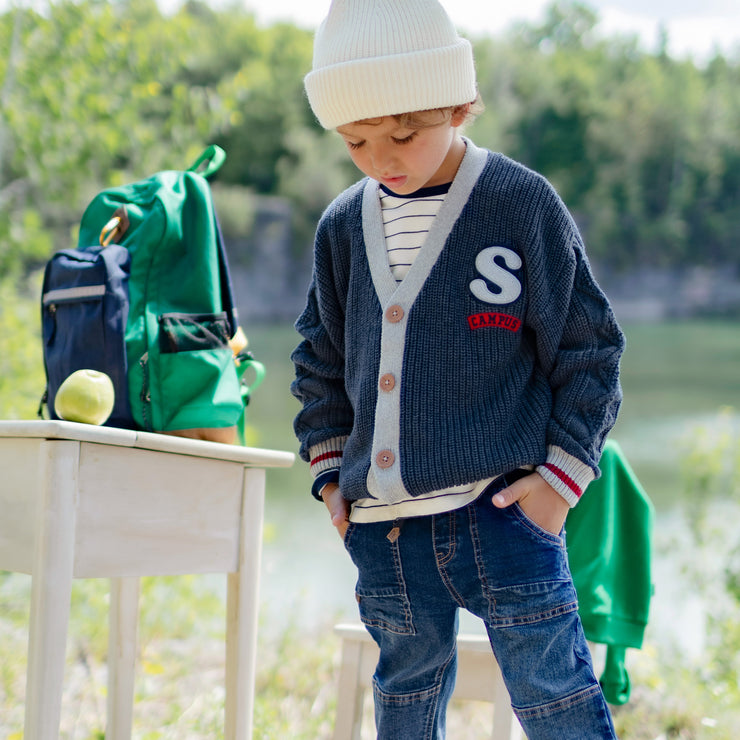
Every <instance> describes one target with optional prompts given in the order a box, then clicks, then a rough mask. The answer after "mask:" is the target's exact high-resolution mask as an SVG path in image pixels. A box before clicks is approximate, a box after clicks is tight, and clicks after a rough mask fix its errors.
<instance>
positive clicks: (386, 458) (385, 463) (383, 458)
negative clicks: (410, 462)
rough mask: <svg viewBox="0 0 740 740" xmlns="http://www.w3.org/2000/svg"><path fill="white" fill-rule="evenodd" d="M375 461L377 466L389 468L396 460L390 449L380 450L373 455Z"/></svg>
mask: <svg viewBox="0 0 740 740" xmlns="http://www.w3.org/2000/svg"><path fill="white" fill-rule="evenodd" d="M375 462H376V463H377V464H378V467H379V468H383V469H384V470H385V469H386V468H390V467H391V465H393V463H394V462H396V456H395V455H394V454H393V453H392V452H391V451H390V450H381V451H380V452H379V453H378V454H377V455H376V456H375Z"/></svg>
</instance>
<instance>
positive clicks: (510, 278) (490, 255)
mask: <svg viewBox="0 0 740 740" xmlns="http://www.w3.org/2000/svg"><path fill="white" fill-rule="evenodd" d="M496 257H501V259H502V260H503V262H504V264H505V265H506V267H508V268H509V269H510V270H518V269H519V268H520V267H521V266H522V258H521V257H520V256H519V255H518V254H517V253H516V252H514V251H513V250H511V249H507V248H506V247H486V249H483V250H481V251H480V252H478V256H477V257H476V258H475V269H476V270H478V272H479V273H480V274H481V275H483V277H484V278H486V280H488V281H489V282H491V283H492V284H493V285H495V286H496V287H497V288H499V290H500V292H499V293H494V292H492V291H491V290H489V289H488V285H487V284H486V281H485V280H482V279H481V278H476V279H475V280H473V281H471V283H470V292H471V293H472V294H473V295H474V296H475V297H476V298H478V299H479V300H481V301H485V302H486V303H496V304H498V305H503V304H505V303H513V302H514V301H515V300H516V299H517V298H518V297H519V295H520V294H521V292H522V284H521V283H520V282H519V278H517V277H516V275H512V274H511V273H510V272H509V270H506V269H504V268H503V267H501V265H499V264H498V263H497V262H496Z"/></svg>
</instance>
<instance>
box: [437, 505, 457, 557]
mask: <svg viewBox="0 0 740 740" xmlns="http://www.w3.org/2000/svg"><path fill="white" fill-rule="evenodd" d="M455 513H456V512H446V513H445V514H442V515H440V514H435V515H433V516H432V542H434V543H436V532H435V530H436V524H437V519H438V518H439V517H440V516H445V517H446V518H447V519H449V521H450V532H449V535H448V539H449V542H450V547H449V552H448V553H447V555H446V556H445V557H442V558H440V557H438V556H437V547H436V544H435V546H434V559H435V560H436V561H437V565H438V566H445V565H447V563H449V562H451V560H452V559H453V558H454V557H455V549H456V548H455V533H456V532H457V517H456V516H455Z"/></svg>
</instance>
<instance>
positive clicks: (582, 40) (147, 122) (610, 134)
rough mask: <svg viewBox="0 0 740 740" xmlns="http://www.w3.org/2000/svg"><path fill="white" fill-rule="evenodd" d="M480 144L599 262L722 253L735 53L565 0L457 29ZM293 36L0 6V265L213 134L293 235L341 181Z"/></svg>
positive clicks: (57, 242)
mask: <svg viewBox="0 0 740 740" xmlns="http://www.w3.org/2000/svg"><path fill="white" fill-rule="evenodd" d="M474 42H475V51H476V59H477V68H478V77H479V86H480V90H481V94H482V98H483V100H484V102H485V104H486V106H487V112H486V113H484V114H483V115H482V116H481V117H480V118H479V120H478V121H476V122H475V123H474V124H473V125H472V127H471V134H472V136H473V137H474V138H475V139H476V141H478V142H479V143H480V144H482V145H484V146H488V147H490V148H493V149H498V150H501V151H504V152H505V153H507V154H509V155H511V156H513V157H514V158H516V159H520V160H521V161H523V162H524V163H525V164H527V165H529V166H531V167H533V168H535V169H537V170H539V171H541V172H542V173H543V174H544V175H545V176H546V177H548V178H550V179H551V180H552V181H553V182H554V184H555V185H556V186H557V187H558V189H559V190H560V192H561V194H562V195H563V198H564V199H565V201H566V202H567V203H568V205H569V206H570V208H571V209H572V210H573V212H574V213H575V215H576V216H577V219H578V221H579V223H580V224H581V226H582V228H583V231H584V233H585V235H586V237H587V241H588V244H589V249H590V251H591V253H592V254H594V255H595V256H598V257H600V258H601V259H602V261H608V262H609V263H611V264H612V265H614V266H625V265H630V264H634V262H635V261H638V262H641V263H654V264H677V263H681V262H686V261H691V262H705V263H723V262H727V261H732V260H734V256H735V255H734V250H735V249H736V245H735V239H736V235H737V233H738V231H740V174H739V173H740V143H738V139H737V135H736V133H737V131H738V130H739V129H740V99H739V97H738V96H737V95H736V94H735V93H736V90H737V88H738V85H739V84H740V63H739V62H738V60H737V59H734V60H733V59H729V58H726V57H723V56H717V57H716V58H715V59H713V60H711V62H710V63H708V64H707V65H706V66H704V67H699V66H698V65H696V64H694V63H693V62H689V61H679V60H674V59H671V58H670V57H668V56H667V55H666V54H665V52H664V50H663V49H658V51H657V52H656V53H654V54H652V53H646V52H643V51H641V50H639V49H638V47H637V44H636V41H635V40H634V39H630V38H622V37H613V38H607V39H604V38H602V37H601V36H600V35H599V34H598V16H597V15H596V13H595V12H594V11H593V10H592V9H590V8H589V7H588V5H584V4H581V3H577V2H575V3H567V2H566V3H556V4H553V5H551V6H550V7H549V8H548V10H547V11H546V13H545V16H544V19H543V21H542V22H540V23H532V24H520V25H519V26H516V27H514V28H512V29H511V30H510V31H509V32H508V33H507V34H506V35H505V36H502V37H500V38H490V37H487V38H477V39H474ZM311 44H312V35H311V33H310V31H308V30H304V29H300V28H296V27H294V26H292V25H290V24H276V25H273V26H270V27H267V28H263V27H260V26H258V25H257V23H256V21H255V18H254V16H253V14H252V13H251V12H249V11H248V10H245V9H244V8H242V7H240V6H238V5H237V4H234V5H231V6H226V7H222V8H220V9H218V10H215V9H212V8H210V7H209V6H208V5H207V4H205V3H203V2H200V1H199V0H190V1H189V2H186V3H185V4H183V5H182V7H181V8H179V9H178V10H177V11H176V12H174V13H172V14H169V15H165V14H163V13H162V12H161V10H160V9H159V7H158V6H157V4H156V2H155V0H118V1H117V2H113V1H112V0H60V2H54V3H49V4H47V5H39V4H35V3H34V4H30V3H29V4H28V5H26V4H24V3H20V4H14V5H11V6H10V7H9V8H6V9H5V10H4V11H3V12H2V13H0V49H3V52H2V54H0V275H3V276H7V275H9V274H16V275H17V274H19V273H21V272H22V271H23V270H25V269H26V268H27V267H28V265H34V264H39V263H40V262H41V261H43V260H44V259H45V258H46V257H48V255H49V253H50V252H51V250H52V249H56V248H59V247H63V246H68V245H69V243H70V241H72V240H73V239H74V234H75V230H76V224H77V223H78V221H79V218H80V215H81V212H82V210H83V209H84V207H85V205H86V203H87V202H88V200H89V198H90V197H91V196H92V195H93V194H94V193H95V192H96V191H97V190H99V189H100V188H102V187H104V186H107V185H111V184H117V183H122V182H126V181H131V180H133V179H138V178H140V177H143V176H145V175H148V174H150V173H152V172H154V171H157V170H159V169H166V168H168V167H176V168H181V167H183V166H187V165H188V164H190V162H191V161H192V160H193V159H194V158H195V156H197V154H198V153H199V152H200V150H201V149H202V147H203V146H204V144H206V143H210V142H214V143H219V144H221V145H223V146H224V148H225V149H226V150H227V152H228V154H229V157H228V159H227V162H226V164H225V166H224V168H223V169H222V171H221V172H220V173H219V180H220V181H221V182H222V183H223V184H224V185H230V186H231V185H233V186H236V187H242V188H247V189H249V190H250V191H251V192H254V193H258V194H263V195H281V196H284V197H286V198H288V199H289V200H290V201H291V202H292V204H293V207H294V211H295V229H294V233H295V236H296V239H297V240H298V242H299V246H300V247H301V248H302V247H303V245H304V244H305V243H306V242H307V241H310V238H311V234H312V231H313V224H314V223H315V219H316V216H317V214H318V213H320V212H321V210H322V208H323V207H324V206H325V205H326V204H327V203H328V201H329V200H330V199H331V197H332V196H333V195H334V194H335V193H336V191H337V190H339V189H341V188H342V187H344V186H346V185H347V184H348V183H349V182H350V181H351V180H352V179H354V178H355V177H356V173H355V172H354V170H353V169H352V168H351V166H349V165H348V163H347V157H346V155H345V154H344V153H343V151H342V147H341V144H340V143H339V142H337V141H336V138H337V137H336V136H335V135H333V134H332V133H327V132H324V131H322V130H321V129H320V127H319V126H318V124H317V123H316V121H315V120H314V118H313V115H312V113H311V111H310V109H309V107H308V104H307V100H306V97H305V94H304V92H303V76H304V75H305V73H306V71H307V70H308V69H309V68H310V64H311Z"/></svg>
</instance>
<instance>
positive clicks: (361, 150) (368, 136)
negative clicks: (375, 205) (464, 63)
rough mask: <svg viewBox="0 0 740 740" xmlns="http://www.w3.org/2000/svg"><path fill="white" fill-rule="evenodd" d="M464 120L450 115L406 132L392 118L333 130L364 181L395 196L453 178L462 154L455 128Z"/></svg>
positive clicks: (406, 129)
mask: <svg viewBox="0 0 740 740" xmlns="http://www.w3.org/2000/svg"><path fill="white" fill-rule="evenodd" d="M464 118H465V116H464V114H462V113H456V114H453V115H452V117H451V118H450V119H447V120H445V121H444V122H443V123H440V124H438V125H436V126H429V127H423V128H416V127H409V126H410V124H408V125H403V124H401V123H399V122H398V121H397V120H396V119H395V118H393V117H392V116H385V117H383V118H377V119H373V120H372V121H369V122H368V121H359V122H357V123H349V124H346V125H344V126H339V128H337V132H338V133H339V134H340V135H341V136H342V138H343V139H344V142H345V144H346V145H347V150H348V151H349V155H350V157H352V161H353V162H354V163H355V164H356V165H357V167H358V168H359V169H360V170H361V171H362V172H363V173H364V174H365V175H367V176H368V177H371V178H372V179H373V180H377V181H378V182H380V183H382V184H383V185H385V186H386V187H387V188H388V189H389V190H392V191H393V192H394V193H398V194H399V195H408V194H409V193H413V192H415V191H416V190H419V188H423V187H429V186H432V185H442V184H443V183H446V182H450V181H452V179H453V178H454V177H455V173H456V172H457V168H458V167H459V166H460V162H461V161H462V158H463V155H464V154H465V144H464V142H463V141H462V139H460V137H459V136H457V129H458V127H459V126H460V124H461V123H462V122H463V120H464Z"/></svg>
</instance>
